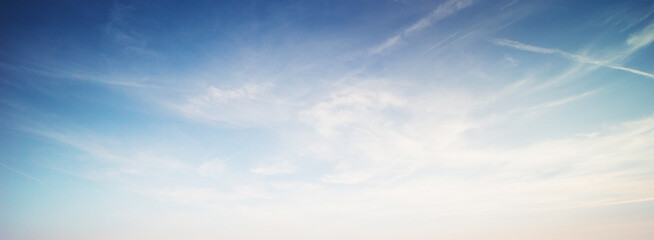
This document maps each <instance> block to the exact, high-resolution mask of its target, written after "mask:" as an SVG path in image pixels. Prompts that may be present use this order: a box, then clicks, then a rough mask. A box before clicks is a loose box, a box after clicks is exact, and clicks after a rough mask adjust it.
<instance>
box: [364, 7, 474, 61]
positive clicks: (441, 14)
mask: <svg viewBox="0 0 654 240" xmlns="http://www.w3.org/2000/svg"><path fill="white" fill-rule="evenodd" d="M472 3H473V0H448V1H447V2H444V3H442V4H440V5H439V6H438V7H437V8H436V9H434V10H433V11H431V13H429V15H427V16H425V17H423V18H421V19H420V20H418V21H417V22H415V23H413V24H412V25H411V26H409V27H407V28H405V29H403V30H402V31H401V32H400V33H398V34H397V35H395V36H393V37H390V38H388V39H387V40H386V41H385V42H384V43H382V44H380V45H378V46H376V47H374V48H372V49H370V53H371V54H373V55H374V54H380V53H382V52H384V51H386V50H387V49H389V48H391V47H393V46H395V45H396V44H397V43H399V42H400V41H402V39H403V38H406V37H408V36H410V35H412V34H415V33H417V32H420V31H421V30H422V29H424V28H427V27H429V26H431V25H432V24H435V23H437V22H439V21H440V20H443V19H444V18H446V17H449V16H451V15H453V14H455V13H456V12H458V11H460V10H462V9H464V8H467V7H469V6H471V5H472Z"/></svg>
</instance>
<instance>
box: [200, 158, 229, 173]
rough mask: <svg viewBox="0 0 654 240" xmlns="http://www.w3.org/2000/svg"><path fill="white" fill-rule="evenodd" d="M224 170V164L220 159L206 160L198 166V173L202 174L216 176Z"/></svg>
mask: <svg viewBox="0 0 654 240" xmlns="http://www.w3.org/2000/svg"><path fill="white" fill-rule="evenodd" d="M223 171H225V164H224V163H222V162H221V161H218V160H214V161H208V162H205V163H203V164H202V165H200V167H198V173H199V174H200V175H202V176H216V175H219V174H221V173H222V172H223Z"/></svg>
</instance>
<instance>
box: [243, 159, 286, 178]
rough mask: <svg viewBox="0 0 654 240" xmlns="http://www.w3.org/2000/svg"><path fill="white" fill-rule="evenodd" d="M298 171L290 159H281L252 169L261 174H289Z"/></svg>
mask: <svg viewBox="0 0 654 240" xmlns="http://www.w3.org/2000/svg"><path fill="white" fill-rule="evenodd" d="M296 171H297V167H296V166H294V165H293V164H291V163H290V162H288V161H279V162H275V163H272V164H268V165H261V166H258V167H255V168H252V169H250V172H251V173H256V174H261V175H280V174H289V173H294V172H296Z"/></svg>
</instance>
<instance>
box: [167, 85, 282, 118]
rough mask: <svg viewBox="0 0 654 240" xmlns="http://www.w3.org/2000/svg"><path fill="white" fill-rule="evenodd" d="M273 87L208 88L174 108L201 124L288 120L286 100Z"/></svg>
mask: <svg viewBox="0 0 654 240" xmlns="http://www.w3.org/2000/svg"><path fill="white" fill-rule="evenodd" d="M272 87H273V85H272V84H270V83H257V84H254V83H250V84H244V85H242V86H240V87H236V88H217V87H213V86H211V87H209V88H208V89H206V91H205V92H204V93H201V94H198V95H192V96H190V97H188V98H187V100H186V101H184V102H183V103H177V104H172V105H171V106H170V107H172V108H173V109H174V110H176V111H178V112H180V113H181V114H183V115H185V116H187V117H189V118H193V119H197V120H200V121H209V122H219V123H227V124H234V125H243V124H246V125H247V124H265V123H269V122H276V121H279V120H282V119H284V118H286V117H287V116H286V111H287V109H284V107H288V106H289V105H288V104H284V103H285V100H284V99H283V98H281V97H280V96H278V95H276V94H274V93H273V92H272Z"/></svg>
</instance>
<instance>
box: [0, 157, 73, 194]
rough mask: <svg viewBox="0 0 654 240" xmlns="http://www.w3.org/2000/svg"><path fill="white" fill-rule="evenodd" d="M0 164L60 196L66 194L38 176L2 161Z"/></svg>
mask: <svg viewBox="0 0 654 240" xmlns="http://www.w3.org/2000/svg"><path fill="white" fill-rule="evenodd" d="M0 166H2V167H4V168H6V169H8V170H9V171H12V172H14V173H17V174H20V175H21V176H23V177H26V178H28V179H30V180H33V181H35V182H37V183H39V184H40V185H41V186H43V187H45V188H46V189H48V190H50V191H52V192H54V193H56V194H59V195H61V196H66V195H65V194H64V193H62V192H60V191H59V190H57V189H55V188H53V187H51V186H50V185H48V184H47V183H45V182H43V180H41V179H39V178H37V177H34V176H32V175H29V174H27V173H25V172H23V171H20V170H18V169H15V168H12V167H10V166H7V165H6V164H4V163H0Z"/></svg>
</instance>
